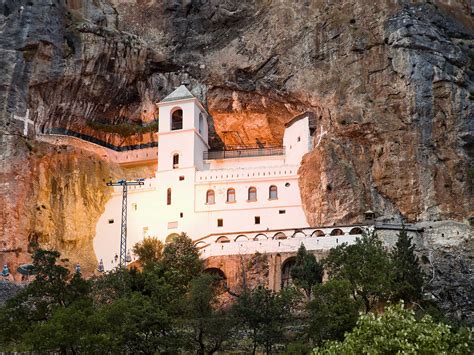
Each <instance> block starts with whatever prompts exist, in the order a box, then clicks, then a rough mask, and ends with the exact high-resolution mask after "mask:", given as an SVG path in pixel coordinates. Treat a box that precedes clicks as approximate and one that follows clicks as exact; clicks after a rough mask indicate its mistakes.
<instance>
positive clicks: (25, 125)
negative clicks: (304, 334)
mask: <svg viewBox="0 0 474 355" xmlns="http://www.w3.org/2000/svg"><path fill="white" fill-rule="evenodd" d="M29 117H30V110H29V109H27V110H26V115H25V116H23V117H22V116H17V115H13V118H14V119H15V120H18V121H23V135H24V136H27V135H28V124H32V125H34V124H35V123H34V122H33V121H32V120H30V118H29Z"/></svg>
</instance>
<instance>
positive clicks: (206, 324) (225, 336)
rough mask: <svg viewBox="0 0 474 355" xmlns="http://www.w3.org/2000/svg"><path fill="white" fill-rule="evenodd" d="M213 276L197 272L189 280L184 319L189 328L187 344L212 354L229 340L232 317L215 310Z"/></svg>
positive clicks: (198, 351) (221, 310) (233, 322)
mask: <svg viewBox="0 0 474 355" xmlns="http://www.w3.org/2000/svg"><path fill="white" fill-rule="evenodd" d="M217 281H218V280H216V279H215V277H213V276H211V275H208V274H201V275H200V276H199V277H197V278H195V279H194V280H193V281H192V282H191V288H190V291H189V294H188V295H187V297H186V305H187V306H186V310H187V312H186V319H185V324H189V326H190V328H191V329H192V335H191V337H190V338H191V342H190V343H191V344H190V345H191V346H190V348H191V349H193V350H196V351H197V353H198V354H202V355H204V354H214V353H215V352H217V351H221V350H222V349H223V346H224V344H225V343H229V342H230V340H231V338H232V332H233V328H234V324H235V320H234V319H233V317H232V314H231V313H230V312H228V311H227V310H225V309H217V304H216V287H215V286H216V282H217Z"/></svg>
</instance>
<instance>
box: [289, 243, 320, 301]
mask: <svg viewBox="0 0 474 355" xmlns="http://www.w3.org/2000/svg"><path fill="white" fill-rule="evenodd" d="M323 273H324V269H323V266H322V265H321V264H320V263H318V261H317V260H316V257H315V256H314V255H313V254H311V253H308V252H307V251H306V248H305V246H304V245H303V244H301V246H300V247H299V249H298V254H297V255H296V262H295V266H294V267H293V268H292V269H291V278H292V279H293V282H294V284H295V286H297V287H300V288H302V289H303V291H304V293H305V294H306V297H307V298H308V299H311V293H312V289H313V287H314V286H315V285H317V284H320V283H321V282H322V281H323Z"/></svg>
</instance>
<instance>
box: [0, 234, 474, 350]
mask: <svg viewBox="0 0 474 355" xmlns="http://www.w3.org/2000/svg"><path fill="white" fill-rule="evenodd" d="M134 250H135V252H136V254H137V255H138V257H139V261H140V264H141V265H142V266H143V269H142V270H137V269H131V270H127V269H117V270H114V271H113V272H109V273H106V274H104V275H101V276H100V277H96V278H92V279H89V280H85V279H84V278H83V277H82V275H81V274H80V273H78V272H76V273H71V272H70V271H69V269H68V268H67V267H66V266H67V261H66V260H61V259H60V255H59V253H57V252H55V251H46V250H37V251H36V252H35V253H34V255H33V264H34V268H35V273H36V276H35V279H34V281H32V282H31V283H29V284H28V285H27V286H26V287H25V288H24V289H23V290H22V291H21V292H20V293H19V294H18V295H17V296H15V297H14V298H12V299H10V300H8V301H7V303H6V304H5V305H4V306H3V307H1V308H0V322H1V323H0V324H2V327H0V345H1V349H2V351H35V352H44V353H46V352H58V353H62V354H66V353H71V354H90V353H134V354H135V353H137V354H157V353H166V354H174V353H183V352H187V353H196V354H214V353H217V352H225V351H229V350H231V351H237V352H240V353H254V354H255V353H256V352H265V353H267V354H268V353H272V352H282V351H285V349H286V351H287V353H291V354H295V353H298V354H305V353H309V352H310V349H311V348H312V347H314V346H319V348H316V350H315V351H316V352H318V353H331V354H332V353H342V354H344V353H347V354H349V353H364V352H368V349H374V351H373V353H394V352H396V351H401V352H416V351H417V349H422V348H423V347H426V349H428V350H429V351H427V353H437V352H445V353H461V352H463V351H464V350H465V349H466V346H469V345H466V344H468V343H469V341H471V340H470V338H469V337H470V336H471V335H470V333H469V332H468V331H467V330H462V329H461V330H459V331H458V330H454V329H453V328H450V327H449V326H447V325H445V324H443V323H436V322H434V321H433V320H432V318H429V317H425V318H422V319H421V320H418V319H417V318H416V317H415V315H414V313H413V312H412V311H405V310H403V307H402V306H401V305H400V306H397V307H395V308H389V309H388V311H387V312H386V313H385V314H384V315H382V316H381V317H376V316H374V315H372V314H370V313H369V314H368V315H364V316H360V315H359V314H360V313H359V312H360V311H364V312H370V311H371V310H374V309H377V310H379V311H380V310H381V305H383V304H384V303H385V302H387V301H390V300H405V304H407V305H409V304H410V302H416V304H417V305H419V304H421V305H422V306H423V302H422V300H421V289H422V282H423V280H422V274H421V271H420V268H419V266H418V259H417V258H416V256H415V254H414V247H413V245H412V242H411V239H409V238H408V237H407V236H406V233H405V232H404V231H402V233H400V237H399V240H398V243H397V245H396V247H395V248H394V249H393V251H392V252H390V253H389V252H387V251H386V250H385V249H384V248H383V247H382V244H381V243H380V241H379V240H378V238H377V236H376V235H375V233H368V234H367V235H364V236H363V237H362V238H360V239H359V240H357V242H356V243H355V244H353V245H342V246H339V247H337V248H335V249H333V250H331V252H330V253H329V255H328V257H327V258H326V260H325V261H324V264H323V265H324V268H325V269H323V265H321V264H320V263H319V262H318V261H317V260H316V258H315V257H314V256H313V255H312V254H311V253H308V252H307V251H306V250H305V249H304V247H302V248H300V250H299V251H298V255H297V258H296V263H295V266H294V268H293V270H292V271H291V276H292V279H293V280H294V286H290V287H287V288H284V289H283V290H281V291H280V292H274V291H271V290H269V289H268V288H266V287H265V286H264V285H258V286H256V287H253V288H250V287H246V286H244V287H243V289H242V292H239V294H235V293H233V292H227V291H228V289H227V286H226V284H225V280H223V279H219V277H218V276H214V275H211V274H208V273H206V270H204V265H203V262H202V260H201V259H200V258H199V255H198V252H197V250H196V248H195V247H194V246H193V243H192V241H191V240H190V239H189V238H188V237H186V236H185V235H181V236H179V237H177V238H176V239H175V240H174V241H173V242H171V243H168V244H166V245H164V246H163V245H162V244H161V243H160V242H158V241H157V240H153V239H146V240H144V241H143V242H142V243H139V244H138V245H136V246H135V248H134ZM324 271H325V272H326V273H327V275H328V276H329V280H328V281H326V282H325V283H321V281H322V277H323V274H324ZM401 281H403V282H401ZM223 296H224V298H226V299H227V301H226V302H222V297H223ZM412 304H415V303H412ZM417 307H418V306H417ZM417 309H421V308H419V307H418V308H417ZM420 313H421V316H424V314H423V313H424V312H423V311H421V312H420ZM356 323H357V325H356ZM328 341H329V342H328ZM413 349H415V350H413Z"/></svg>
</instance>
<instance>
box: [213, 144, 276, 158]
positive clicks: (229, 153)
mask: <svg viewBox="0 0 474 355" xmlns="http://www.w3.org/2000/svg"><path fill="white" fill-rule="evenodd" d="M275 155H285V147H283V146H280V147H264V148H260V147H258V148H243V149H228V150H210V151H208V152H204V160H217V159H233V158H249V157H268V156H275Z"/></svg>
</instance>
